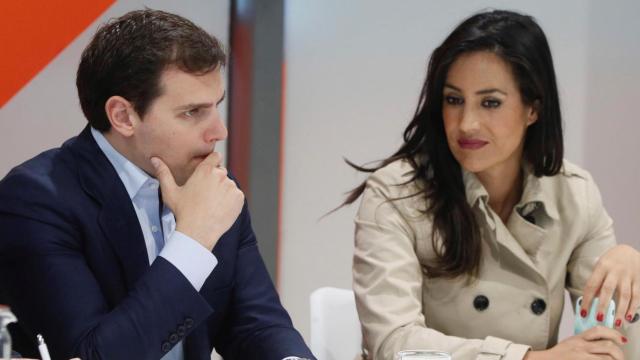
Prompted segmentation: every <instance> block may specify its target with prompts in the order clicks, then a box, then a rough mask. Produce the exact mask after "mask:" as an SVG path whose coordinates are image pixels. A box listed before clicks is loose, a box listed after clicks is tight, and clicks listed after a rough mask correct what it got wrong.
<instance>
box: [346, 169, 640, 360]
mask: <svg viewBox="0 0 640 360" xmlns="http://www.w3.org/2000/svg"><path fill="white" fill-rule="evenodd" d="M411 174H412V168H411V166H410V165H409V163H408V162H406V161H396V162H394V163H391V164H389V165H387V166H386V167H384V168H382V169H380V170H378V171H376V172H375V173H374V174H373V175H371V177H370V178H369V179H368V180H367V187H366V190H365V192H364V194H363V198H362V203H361V206H360V209H359V211H358V214H357V217H356V220H355V222H356V234H355V253H354V264H353V280H354V284H353V288H354V291H355V295H356V305H357V308H358V314H359V317H360V321H361V324H362V331H363V338H364V346H365V348H366V350H367V351H368V353H369V358H372V359H375V360H391V359H393V354H394V353H395V352H397V351H399V350H405V349H437V350H443V351H447V352H449V353H451V354H452V355H453V359H455V360H471V359H476V360H521V359H522V358H523V357H524V354H525V352H526V351H527V350H528V349H530V348H532V349H535V350H541V349H547V348H550V347H552V346H553V345H555V344H556V343H557V341H558V327H559V324H560V318H561V315H562V311H563V306H564V289H565V288H566V289H568V290H569V292H570V294H571V296H572V299H573V301H574V303H575V299H576V298H577V297H578V296H579V295H580V292H581V289H582V288H583V287H584V284H585V283H586V281H587V279H588V278H589V276H590V274H591V271H592V269H593V266H594V265H595V263H596V261H597V259H598V258H599V256H601V255H602V254H603V253H604V252H606V251H607V250H608V249H610V248H611V247H612V246H614V245H615V244H616V241H615V236H614V232H613V227H612V221H611V218H610V217H609V216H608V215H607V213H606V211H605V209H604V207H603V205H602V201H601V198H600V194H599V191H598V188H597V187H596V185H595V183H594V181H593V179H592V178H591V176H590V175H589V173H588V172H586V171H585V170H582V169H580V168H578V167H577V166H575V165H573V164H571V163H569V162H567V161H565V162H564V166H563V169H562V170H561V172H560V173H559V174H558V175H556V176H552V177H542V178H537V177H535V176H533V175H531V174H530V173H529V172H528V171H527V170H526V169H525V176H524V190H523V195H522V199H521V201H520V202H519V203H518V204H517V205H516V206H515V207H514V212H513V213H512V214H511V216H510V217H509V220H508V222H507V224H504V223H503V222H502V220H501V219H500V218H499V217H498V216H497V215H496V214H495V213H494V212H493V211H492V210H491V209H490V208H489V206H488V194H487V192H486V190H485V189H484V187H483V186H482V185H481V183H480V182H479V181H478V180H477V178H476V177H475V176H474V175H473V174H471V173H466V172H465V173H464V176H463V178H464V184H465V188H466V195H467V201H468V203H469V204H470V205H471V207H472V209H473V211H474V212H475V213H476V215H477V218H478V219H479V224H480V227H481V232H482V238H483V241H482V261H481V267H480V273H479V276H478V279H477V280H476V281H475V282H473V283H471V284H470V285H466V284H465V281H464V280H462V279H459V280H451V279H429V278H427V277H426V276H425V272H424V267H423V266H422V264H427V263H429V262H430V261H433V259H434V251H433V248H432V243H431V222H430V220H429V218H428V217H427V216H425V215H424V214H423V212H421V210H424V208H425V204H424V200H423V199H424V198H423V197H422V196H415V197H409V198H407V199H402V200H395V201H390V199H394V198H401V197H403V196H407V195H411V194H414V193H416V191H418V190H419V185H418V184H417V183H415V182H413V183H410V184H407V185H397V184H404V183H406V182H407V181H408V180H409V179H410V178H411ZM624 323H625V325H623V327H624V329H623V332H624V333H625V334H626V335H627V336H628V337H629V344H627V345H626V346H625V353H626V354H627V357H626V359H627V360H630V359H634V360H637V359H640V349H638V343H639V342H640V336H638V335H639V333H640V322H638V323H635V324H633V325H629V324H627V323H626V321H625V322H624ZM634 347H635V348H634Z"/></svg>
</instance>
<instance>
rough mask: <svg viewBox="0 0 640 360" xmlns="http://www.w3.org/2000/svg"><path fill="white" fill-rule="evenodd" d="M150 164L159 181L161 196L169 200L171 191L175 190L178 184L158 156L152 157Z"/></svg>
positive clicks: (171, 194)
mask: <svg viewBox="0 0 640 360" xmlns="http://www.w3.org/2000/svg"><path fill="white" fill-rule="evenodd" d="M151 164H152V165H153V167H154V169H155V170H156V179H158V182H160V188H161V189H162V196H163V198H165V199H167V200H169V199H170V198H172V197H173V193H174V192H175V191H176V188H177V187H178V185H176V181H175V179H174V178H173V175H172V174H171V170H169V167H168V166H167V165H166V164H165V163H164V162H163V161H162V160H160V158H157V157H155V156H154V157H152V158H151Z"/></svg>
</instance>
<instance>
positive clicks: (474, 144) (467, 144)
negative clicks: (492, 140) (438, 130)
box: [458, 138, 489, 150]
mask: <svg viewBox="0 0 640 360" xmlns="http://www.w3.org/2000/svg"><path fill="white" fill-rule="evenodd" d="M488 143H489V142H488V141H484V140H478V139H466V138H462V139H458V145H460V147H461V148H463V149H468V150H475V149H480V148H481V147H483V146H485V145H487V144H488Z"/></svg>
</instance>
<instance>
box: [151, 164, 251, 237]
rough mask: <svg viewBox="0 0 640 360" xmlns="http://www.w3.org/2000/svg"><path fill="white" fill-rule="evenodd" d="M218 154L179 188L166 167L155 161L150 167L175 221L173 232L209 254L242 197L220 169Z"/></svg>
mask: <svg viewBox="0 0 640 360" xmlns="http://www.w3.org/2000/svg"><path fill="white" fill-rule="evenodd" d="M220 161H221V158H220V154H219V153H217V152H213V153H211V154H210V155H209V156H207V157H206V158H205V159H204V160H203V161H202V162H201V163H200V164H199V165H198V167H196V169H195V171H194V172H193V174H192V175H191V177H190V178H189V180H187V182H186V183H185V184H184V185H183V186H178V185H177V184H176V182H175V179H174V177H173V175H172V174H171V170H169V167H167V165H166V164H165V163H164V162H163V161H162V160H161V159H159V158H157V157H154V158H152V159H151V163H152V164H153V165H154V167H155V169H156V178H157V179H158V181H159V182H160V189H161V190H162V200H163V201H164V203H165V204H166V205H167V206H168V207H169V208H170V209H171V211H173V214H174V215H175V217H176V230H178V231H180V232H181V233H183V234H185V235H187V236H189V237H191V238H193V239H194V240H196V241H198V242H199V243H200V244H202V246H204V247H205V248H207V249H209V250H212V249H213V247H214V246H215V245H216V243H217V242H218V239H220V237H221V236H222V234H224V233H225V232H226V231H227V230H229V228H230V227H231V225H233V223H234V222H235V221H236V219H237V218H238V215H240V211H241V210H242V206H243V204H244V194H243V193H242V191H240V189H238V187H237V186H236V184H235V183H234V182H233V181H232V180H231V179H229V178H228V177H227V170H226V169H225V168H223V167H221V166H220Z"/></svg>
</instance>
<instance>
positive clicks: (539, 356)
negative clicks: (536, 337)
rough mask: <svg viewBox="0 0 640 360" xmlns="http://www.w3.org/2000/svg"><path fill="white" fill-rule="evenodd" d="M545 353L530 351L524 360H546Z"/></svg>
mask: <svg viewBox="0 0 640 360" xmlns="http://www.w3.org/2000/svg"><path fill="white" fill-rule="evenodd" d="M545 359H546V358H545V356H544V351H532V350H529V351H528V352H527V353H526V354H524V358H523V359H522V360H545Z"/></svg>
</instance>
